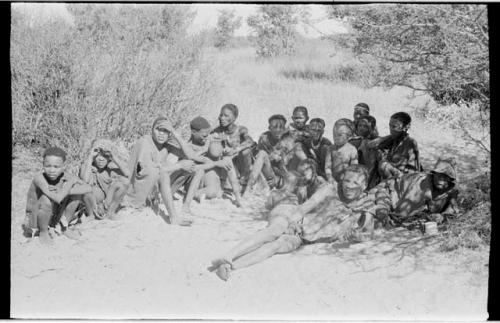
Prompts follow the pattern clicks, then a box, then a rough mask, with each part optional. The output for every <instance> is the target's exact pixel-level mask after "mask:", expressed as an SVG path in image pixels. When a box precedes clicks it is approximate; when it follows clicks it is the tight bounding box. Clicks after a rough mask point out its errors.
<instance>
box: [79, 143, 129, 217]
mask: <svg viewBox="0 0 500 323" xmlns="http://www.w3.org/2000/svg"><path fill="white" fill-rule="evenodd" d="M99 143H100V145H99ZM104 146H105V145H104V142H102V141H101V142H98V143H96V144H94V146H93V147H92V149H91V152H90V154H89V156H88V158H87V160H85V161H84V162H83V163H82V166H81V169H80V178H81V179H82V180H83V181H84V182H85V183H87V184H89V185H90V186H91V187H92V194H91V203H92V206H93V208H92V209H91V210H88V212H89V214H90V217H91V218H98V219H102V218H104V216H105V214H104V213H105V212H106V211H107V210H108V208H109V205H110V204H111V201H112V199H113V197H115V198H116V197H117V196H120V195H122V194H123V193H124V192H125V191H126V190H127V181H128V177H129V172H128V170H127V167H126V165H125V162H124V161H122V160H120V158H116V156H115V154H113V153H112V152H111V147H106V148H105V147H104ZM111 163H114V164H115V165H116V166H117V167H116V166H115V167H111V165H110V164H111Z"/></svg>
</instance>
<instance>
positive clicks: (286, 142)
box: [279, 131, 295, 151]
mask: <svg viewBox="0 0 500 323" xmlns="http://www.w3.org/2000/svg"><path fill="white" fill-rule="evenodd" d="M294 146H295V139H294V137H293V136H292V133H291V132H290V131H287V132H285V133H283V134H282V135H281V137H280V142H279V147H282V148H285V150H286V151H291V150H292V149H293V147H294Z"/></svg>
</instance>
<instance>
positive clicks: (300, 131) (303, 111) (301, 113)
mask: <svg viewBox="0 0 500 323" xmlns="http://www.w3.org/2000/svg"><path fill="white" fill-rule="evenodd" d="M307 120H309V114H308V112H307V108H306V107H304V106H297V107H295V108H293V113H292V121H293V122H292V123H290V132H291V133H292V136H293V138H294V139H295V141H297V142H300V143H304V142H305V141H307V140H308V139H309V138H310V137H311V135H310V134H309V130H308V126H307Z"/></svg>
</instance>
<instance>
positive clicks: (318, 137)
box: [304, 118, 332, 180]
mask: <svg viewBox="0 0 500 323" xmlns="http://www.w3.org/2000/svg"><path fill="white" fill-rule="evenodd" d="M309 132H310V134H311V138H309V140H306V141H305V143H304V148H305V151H306V154H307V157H309V158H311V159H312V160H314V161H315V162H316V167H315V168H316V169H317V172H318V175H319V176H321V177H323V178H324V179H325V180H326V173H325V159H326V155H327V153H328V149H329V147H330V146H331V145H332V142H331V141H330V140H328V139H327V138H325V137H323V134H324V132H325V121H324V120H323V119H321V118H314V119H311V121H310V122H309Z"/></svg>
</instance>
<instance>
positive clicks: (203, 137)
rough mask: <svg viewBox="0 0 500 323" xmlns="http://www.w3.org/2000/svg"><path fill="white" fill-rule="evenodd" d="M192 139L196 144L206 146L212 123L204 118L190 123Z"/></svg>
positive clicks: (198, 118)
mask: <svg viewBox="0 0 500 323" xmlns="http://www.w3.org/2000/svg"><path fill="white" fill-rule="evenodd" d="M189 126H190V128H191V138H192V141H193V142H194V143H199V144H201V145H204V144H205V143H206V141H207V138H208V135H210V128H211V127H210V123H209V122H208V121H207V119H205V118H203V117H196V118H194V119H193V120H191V122H190V123H189Z"/></svg>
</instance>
